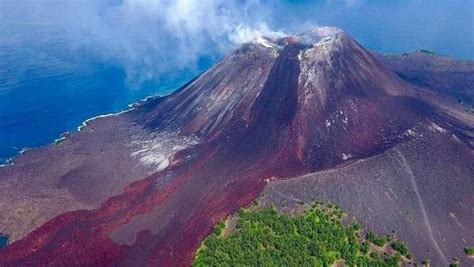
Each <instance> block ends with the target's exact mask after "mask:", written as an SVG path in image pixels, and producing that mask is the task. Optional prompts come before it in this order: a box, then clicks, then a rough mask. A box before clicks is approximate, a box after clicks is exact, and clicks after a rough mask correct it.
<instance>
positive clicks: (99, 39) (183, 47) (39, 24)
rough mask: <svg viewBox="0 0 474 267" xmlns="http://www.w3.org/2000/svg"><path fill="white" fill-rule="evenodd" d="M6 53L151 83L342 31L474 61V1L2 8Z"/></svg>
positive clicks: (65, 2)
mask: <svg viewBox="0 0 474 267" xmlns="http://www.w3.org/2000/svg"><path fill="white" fill-rule="evenodd" d="M0 25H1V26H0V47H3V49H6V48H5V47H8V48H9V49H13V48H14V47H25V46H34V44H35V43H38V42H39V43H41V42H43V43H45V42H46V43H47V40H48V39H54V40H56V41H57V39H60V40H61V43H62V44H63V45H64V46H66V47H67V48H68V49H69V50H70V51H71V53H76V52H77V51H87V53H89V54H91V55H94V56H96V57H98V58H101V59H103V60H105V61H109V62H113V63H115V64H117V65H121V66H122V67H124V68H125V69H126V73H127V81H128V82H129V83H130V84H131V85H132V86H131V87H132V88H133V87H134V86H133V85H137V87H138V85H139V84H141V83H143V82H144V81H147V80H150V79H154V78H157V77H160V76H166V75H168V74H169V73H172V72H176V71H178V70H182V69H186V68H198V67H199V65H200V64H201V63H202V61H203V60H207V61H209V60H210V61H215V60H218V59H219V58H221V57H222V56H224V55H225V54H226V53H228V52H229V51H231V50H232V49H235V48H236V47H238V46H239V45H240V44H242V43H245V42H248V41H250V40H252V39H253V38H255V37H257V36H260V35H268V36H279V35H282V34H291V33H298V32H302V31H305V30H308V29H310V28H312V27H315V26H318V25H324V26H325V25H329V26H337V27H340V28H342V29H343V30H345V31H347V32H348V33H349V34H351V35H352V36H353V37H354V38H355V39H356V40H357V41H359V42H360V43H361V44H362V45H364V46H365V47H366V48H368V49H373V50H378V51H382V52H388V53H402V52H407V51H414V50H417V49H428V50H433V51H435V52H438V53H440V54H445V55H450V56H454V57H458V58H465V59H474V49H472V47H474V26H473V25H474V0H450V1H446V0H392V1H374V0H372V1H371V0H313V1H311V0H301V1H296V0H281V1H277V0H206V1H200V0H0Z"/></svg>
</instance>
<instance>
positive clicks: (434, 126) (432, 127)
mask: <svg viewBox="0 0 474 267" xmlns="http://www.w3.org/2000/svg"><path fill="white" fill-rule="evenodd" d="M429 127H430V130H432V131H433V132H438V133H445V132H446V129H444V128H443V127H441V126H439V125H438V124H436V123H434V122H432V123H431V125H430V126H429Z"/></svg>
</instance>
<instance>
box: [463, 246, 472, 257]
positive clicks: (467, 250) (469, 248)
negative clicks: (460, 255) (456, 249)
mask: <svg viewBox="0 0 474 267" xmlns="http://www.w3.org/2000/svg"><path fill="white" fill-rule="evenodd" d="M464 253H466V255H468V256H474V247H465V248H464Z"/></svg>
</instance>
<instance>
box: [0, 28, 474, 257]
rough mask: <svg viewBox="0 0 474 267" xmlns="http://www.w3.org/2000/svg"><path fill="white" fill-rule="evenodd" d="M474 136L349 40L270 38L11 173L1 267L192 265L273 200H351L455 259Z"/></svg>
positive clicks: (1, 228)
mask: <svg viewBox="0 0 474 267" xmlns="http://www.w3.org/2000/svg"><path fill="white" fill-rule="evenodd" d="M473 127H474V116H473V114H472V113H469V112H466V111H464V110H463V108H462V107H461V106H459V105H457V104H456V103H454V102H451V101H450V99H447V98H444V97H443V96H440V95H438V94H436V93H434V92H432V91H430V90H429V89H428V88H423V87H421V86H419V85H415V84H412V83H410V82H407V81H406V80H404V79H403V77H400V76H399V75H397V74H396V73H395V72H393V71H392V70H391V69H389V68H388V67H387V66H386V65H384V64H382V63H381V62H380V61H379V60H378V59H377V58H376V57H375V56H374V55H373V54H372V53H370V52H368V51H367V50H365V49H364V48H363V47H362V46H361V45H360V44H358V43H357V42H356V41H355V40H354V39H352V38H351V37H350V36H349V35H348V34H346V33H345V32H343V31H341V30H339V29H336V28H331V27H319V28H316V29H314V30H312V31H309V32H305V33H303V34H300V35H295V36H287V37H284V38H279V39H271V38H259V39H256V40H255V41H254V42H251V43H248V44H245V45H243V46H242V47H240V48H239V49H237V50H236V51H234V52H233V53H231V54H230V55H229V56H227V57H225V58H224V59H223V60H222V61H220V62H219V63H218V64H216V65H215V66H214V67H213V68H211V69H210V70H208V71H206V72H205V73H203V74H201V75H200V76H198V77H196V78H195V79H193V80H192V81H190V82H189V83H188V84H186V85H185V86H183V87H182V88H180V89H178V90H177V91H175V92H174V93H172V94H170V95H168V96H165V97H153V98H149V99H147V100H144V101H142V102H140V103H137V104H136V105H134V106H133V108H132V109H130V110H128V111H126V112H122V113H120V114H113V115H108V116H102V117H100V118H96V119H94V120H89V121H86V122H85V123H84V125H83V126H82V127H81V130H80V131H79V132H77V133H74V134H65V135H64V136H63V138H62V139H61V140H60V141H59V142H58V143H57V144H55V145H50V146H47V147H44V148H40V149H34V150H29V151H26V152H25V153H24V154H23V155H22V156H21V157H19V158H17V159H15V160H14V162H13V163H14V164H12V165H9V166H6V167H2V168H0V177H1V179H0V217H2V222H0V232H1V233H4V234H8V235H9V237H10V239H11V241H13V242H12V243H11V244H10V245H8V246H7V247H5V248H4V249H2V250H0V265H35V264H36V265H38V264H40V265H41V264H49V265H71V264H77V265H91V264H94V265H95V264H97V265H145V264H147V265H158V266H174V265H178V266H180V265H189V264H190V263H191V262H192V260H193V257H194V253H195V251H196V249H197V248H198V247H199V245H200V242H201V241H202V240H203V239H204V238H205V237H206V236H207V235H208V234H210V233H211V231H212V227H213V226H214V225H215V224H216V223H217V222H219V221H220V220H222V219H223V218H225V217H227V216H228V215H230V214H233V213H235V212H236V211H237V210H238V209H239V208H240V207H243V206H247V205H249V204H250V203H251V202H252V201H253V200H255V199H256V198H258V197H259V196H261V194H262V192H263V197H262V199H263V200H264V201H267V202H269V203H272V204H275V205H283V203H284V202H285V201H289V200H295V199H302V200H304V201H310V200H311V199H315V198H319V197H322V198H324V199H327V200H331V201H334V202H336V203H338V204H339V203H340V205H341V206H342V207H343V208H344V209H346V210H348V211H349V213H350V214H351V215H352V216H354V217H356V218H357V219H358V220H359V221H361V222H362V224H364V225H366V226H367V227H369V228H371V229H375V230H377V231H386V230H389V231H392V230H396V231H397V233H398V235H400V236H401V237H402V238H403V239H404V240H406V241H407V243H408V245H409V247H411V248H412V250H413V252H414V255H415V257H417V258H419V259H424V258H430V259H431V260H432V262H433V263H435V264H436V263H439V264H447V263H448V262H449V261H450V259H451V258H452V257H454V256H458V257H463V253H462V249H463V248H464V247H465V246H467V245H472V244H473V243H474V227H473V225H474V216H473V214H474V205H472V203H474V194H473V193H472V192H474V165H473V164H472V162H474V153H473V146H474V139H473V138H474V128H473ZM288 199H289V200H288ZM462 260H463V261H465V262H467V261H470V260H471V261H472V259H468V258H467V257H464V258H462Z"/></svg>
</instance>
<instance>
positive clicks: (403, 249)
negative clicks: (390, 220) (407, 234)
mask: <svg viewBox="0 0 474 267" xmlns="http://www.w3.org/2000/svg"><path fill="white" fill-rule="evenodd" d="M391 246H392V248H393V249H395V250H396V251H398V252H400V254H402V255H403V256H408V255H409V254H408V253H410V251H409V250H408V247H407V245H406V244H405V242H403V241H400V240H395V241H393V243H392V245H391Z"/></svg>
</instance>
